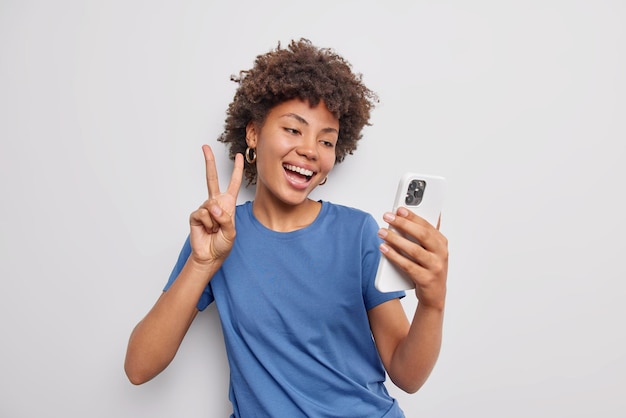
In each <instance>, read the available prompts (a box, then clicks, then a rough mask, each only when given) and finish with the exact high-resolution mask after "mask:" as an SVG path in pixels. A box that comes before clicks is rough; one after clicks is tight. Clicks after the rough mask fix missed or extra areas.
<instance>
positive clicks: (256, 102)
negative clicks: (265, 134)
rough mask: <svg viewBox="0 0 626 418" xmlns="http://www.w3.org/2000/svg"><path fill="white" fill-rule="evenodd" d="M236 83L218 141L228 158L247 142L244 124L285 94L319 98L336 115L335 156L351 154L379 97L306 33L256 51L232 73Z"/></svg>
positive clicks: (252, 177)
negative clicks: (246, 65) (225, 147)
mask: <svg viewBox="0 0 626 418" xmlns="http://www.w3.org/2000/svg"><path fill="white" fill-rule="evenodd" d="M231 80H232V81H234V82H236V83H238V84H239V87H238V88H237V90H236V92H235V96H234V98H233V101H232V102H231V103H230V105H229V106H228V109H227V111H226V120H225V124H224V132H222V134H221V135H220V136H219V137H218V141H220V142H223V143H225V144H229V145H230V151H229V155H230V158H231V159H234V158H235V155H236V154H238V153H241V154H243V153H244V152H245V150H246V148H247V144H246V126H247V125H248V123H249V122H255V123H260V124H262V123H263V122H264V121H265V118H266V116H267V114H268V113H269V111H270V110H271V109H272V108H273V107H275V106H277V105H279V104H281V103H283V102H285V101H288V100H292V99H300V100H305V101H307V102H308V103H309V105H311V106H316V105H317V104H318V103H319V102H320V100H323V101H324V103H325V104H326V107H327V108H328V110H329V111H330V112H331V113H332V114H333V115H334V116H335V117H336V118H337V119H338V120H339V137H338V140H337V146H336V148H335V162H336V163H340V162H341V161H343V159H344V158H345V156H346V155H347V154H352V153H353V152H354V150H355V149H356V147H357V141H358V140H360V139H361V137H362V133H361V131H362V129H363V127H364V126H366V125H370V122H369V119H370V112H371V110H372V109H373V108H374V106H375V104H376V103H377V102H378V96H377V95H376V93H374V92H373V91H371V90H370V89H368V88H367V87H366V86H365V85H364V84H363V81H362V75H361V74H360V73H354V72H353V71H352V66H351V64H350V63H348V62H347V61H346V60H345V59H344V58H342V57H341V56H339V55H338V54H336V53H335V52H334V51H333V50H332V49H330V48H318V47H316V46H314V45H313V44H312V43H311V41H309V40H308V39H304V38H302V39H300V40H298V41H295V40H292V41H291V43H290V44H289V45H288V47H287V48H286V49H283V48H281V45H280V42H279V43H278V46H277V47H276V48H275V49H274V50H271V51H269V52H267V53H265V54H263V55H259V56H257V57H256V60H255V62H254V66H253V67H252V68H251V69H250V70H247V71H246V70H244V71H240V72H239V75H238V76H231ZM244 172H245V177H246V179H247V181H248V185H250V184H255V183H256V175H257V173H256V165H255V164H248V163H245V168H244Z"/></svg>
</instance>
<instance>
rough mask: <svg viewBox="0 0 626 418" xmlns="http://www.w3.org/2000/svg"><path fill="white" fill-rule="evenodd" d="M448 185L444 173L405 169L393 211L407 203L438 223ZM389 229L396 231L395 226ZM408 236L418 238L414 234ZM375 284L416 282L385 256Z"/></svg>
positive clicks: (383, 287)
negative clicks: (439, 174) (441, 174)
mask: <svg viewBox="0 0 626 418" xmlns="http://www.w3.org/2000/svg"><path fill="white" fill-rule="evenodd" d="M445 189H446V180H445V178H443V177H441V176H433V175H427V174H419V173H410V172H409V173H405V174H404V175H403V176H402V177H401V178H400V182H399V184H398V189H397V191H396V197H395V199H394V202H393V212H394V213H395V212H396V210H397V209H398V208H399V207H400V206H404V207H405V208H407V209H408V210H410V211H412V212H413V213H415V214H416V215H418V216H420V217H422V218H424V219H425V220H426V221H428V222H429V223H430V224H431V225H433V226H437V223H438V221H439V215H440V214H441V209H442V207H443V201H444V197H445V191H446V190H445ZM389 229H391V230H393V231H395V229H393V228H392V227H390V228H389ZM396 232H397V231H396ZM405 237H406V238H408V239H410V240H412V241H414V242H417V241H416V240H415V239H414V238H413V237H411V236H405ZM374 285H375V286H376V288H377V289H378V290H380V291H381V292H394V291H399V290H410V289H414V288H415V283H414V282H413V281H412V280H411V279H410V278H409V277H407V276H406V275H405V274H404V272H402V271H401V270H400V269H399V268H397V267H396V266H395V265H393V264H392V263H391V262H390V261H389V260H387V258H386V257H384V256H383V257H381V259H380V263H379V265H378V271H377V272H376V279H375V282H374Z"/></svg>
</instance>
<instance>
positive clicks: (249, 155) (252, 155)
mask: <svg viewBox="0 0 626 418" xmlns="http://www.w3.org/2000/svg"><path fill="white" fill-rule="evenodd" d="M245 156H246V161H247V162H248V164H254V163H255V162H256V150H255V148H250V147H248V148H246V153H245Z"/></svg>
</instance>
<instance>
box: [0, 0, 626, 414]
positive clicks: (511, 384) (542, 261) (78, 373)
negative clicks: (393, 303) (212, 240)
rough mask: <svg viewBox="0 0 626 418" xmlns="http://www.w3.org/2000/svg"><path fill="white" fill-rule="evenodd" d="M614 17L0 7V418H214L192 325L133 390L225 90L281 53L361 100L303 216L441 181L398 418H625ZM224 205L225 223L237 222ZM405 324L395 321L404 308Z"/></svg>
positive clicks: (487, 11)
mask: <svg viewBox="0 0 626 418" xmlns="http://www.w3.org/2000/svg"><path fill="white" fill-rule="evenodd" d="M624 22H626V3H624V2H623V1H618V0H615V1H609V0H606V1H602V0H597V1H565V0H563V1H555V0H546V1H534V0H531V1H495V0H494V1H487V0H477V1H471V2H469V1H462V0H456V1H439V2H436V1H413V2H407V1H402V2H400V1H398V2H394V1H386V2H384V3H383V2H373V1H356V0H354V1H341V0H321V1H316V2H294V1H278V0H264V1H258V2H256V1H234V2H225V1H224V2H219V3H218V2H211V1H200V0H195V1H194V0H187V1H173V0H172V1H138V0H132V1H127V0H125V1H120V0H112V1H100V2H96V1H79V0H75V1H70V0H66V1H43V0H30V1H28V0H3V1H0V139H1V148H0V174H1V178H0V199H1V203H0V245H1V247H0V250H1V252H0V257H1V262H0V278H1V280H2V290H1V293H0V295H1V296H0V298H1V303H0V332H1V337H0V338H1V341H0V350H1V356H0V393H2V395H1V397H0V416H2V417H7V418H17V417H35V416H40V417H48V416H49V417H52V416H55V417H56V416H64V417H119V418H122V417H139V416H146V417H147V416H149V417H153V418H157V417H183V416H184V417H226V416H228V414H229V413H230V411H231V408H230V404H229V403H228V400H227V387H228V384H227V382H228V370H227V366H226V364H225V353H224V348H223V342H222V335H221V330H220V326H219V322H218V318H217V313H216V311H215V308H214V307H210V308H209V309H207V311H205V312H204V313H202V314H201V315H199V317H198V318H197V320H196V322H195V323H194V324H193V325H192V328H191V330H190V332H189V334H188V335H187V337H186V339H185V341H184V342H183V345H182V347H181V349H180V351H179V353H178V356H177V357H176V359H175V360H174V362H173V363H172V364H171V365H170V367H169V368H168V369H167V370H166V371H165V372H164V373H162V374H161V375H160V376H158V377H157V378H156V379H154V380H153V381H151V382H149V383H147V384H145V385H143V386H139V387H135V386H132V385H131V384H130V383H129V382H128V381H127V380H126V377H125V375H124V372H123V368H122V365H123V360H124V354H125V349H126V343H127V340H128V336H129V334H130V332H131V330H132V328H133V327H134V325H135V324H136V323H137V322H138V321H139V320H140V319H141V318H142V317H143V315H144V314H145V313H146V312H147V311H148V310H149V308H150V307H151V306H152V304H153V303H154V301H155V300H156V298H157V297H158V295H159V293H160V291H161V289H162V286H163V285H164V283H165V281H166V279H167V276H168V275H169V272H170V270H171V268H172V266H173V264H174V262H175V260H176V257H177V254H178V251H179V249H180V246H181V245H182V242H183V240H184V238H185V236H186V234H187V231H188V223H187V218H188V214H189V213H190V212H191V211H192V210H193V209H194V208H196V207H197V206H198V205H199V204H200V203H201V202H202V201H203V200H204V198H205V193H206V188H205V185H204V171H203V170H204V163H203V158H202V152H201V145H202V144H203V143H209V144H211V145H214V148H215V150H216V154H217V156H218V158H219V163H220V172H221V173H223V175H222V182H225V179H226V177H227V176H226V175H227V173H229V172H230V169H231V162H230V160H228V159H227V158H226V149H225V147H224V146H223V145H222V144H220V143H217V141H216V140H215V138H217V136H218V135H219V133H220V132H221V128H222V124H223V120H224V115H225V113H224V112H225V109H226V106H227V104H228V103H229V101H230V99H231V98H232V95H233V93H234V89H235V84H234V83H232V82H230V81H229V76H230V75H231V74H233V73H237V72H238V71H239V70H241V69H247V68H249V67H250V66H251V65H252V62H253V59H254V57H255V56H256V55H257V54H260V53H264V52H266V51H268V50H269V49H271V48H273V47H275V46H276V44H277V42H278V41H282V42H283V44H285V43H287V42H288V41H289V40H290V39H292V38H299V37H306V38H309V39H311V40H312V41H313V42H314V43H315V44H316V45H319V46H324V47H332V48H334V49H335V50H337V51H338V52H339V53H341V54H342V55H344V56H345V57H346V59H348V61H350V62H351V63H352V65H353V67H354V69H355V70H356V71H357V72H361V73H363V76H364V80H365V82H366V83H367V84H368V85H369V86H370V87H371V88H372V89H373V90H375V91H376V92H378V94H379V95H380V99H381V102H380V105H379V106H378V107H377V109H376V110H375V111H374V113H373V119H372V122H373V126H371V127H368V128H367V129H366V130H365V137H364V139H363V140H362V143H361V145H360V146H359V149H358V150H357V152H356V153H355V155H354V156H351V157H349V158H348V159H347V160H346V161H345V162H344V163H342V164H341V165H339V166H338V167H337V168H336V169H335V171H334V172H333V173H331V176H330V178H329V180H328V183H327V185H325V186H323V187H322V188H320V189H318V190H317V191H316V192H315V196H314V197H316V198H323V199H326V200H331V201H334V202H337V203H342V204H348V205H351V206H356V207H359V208H361V209H364V210H367V211H369V212H371V213H372V214H373V215H374V216H375V217H376V219H378V220H380V221H381V224H382V219H381V216H382V213H383V211H385V210H387V209H389V207H388V206H389V205H390V204H391V200H392V197H393V194H394V191H395V187H396V182H397V178H398V176H399V175H400V174H401V172H403V171H404V170H406V169H411V170H414V171H420V172H427V173H432V174H441V175H444V176H446V177H447V178H448V181H449V196H448V199H447V201H446V207H445V210H444V214H443V220H442V222H443V224H442V231H443V232H444V233H445V234H446V236H447V237H448V238H449V240H450V254H451V255H450V270H449V296H448V306H447V313H446V321H445V328H444V345H443V350H442V353H441V356H440V358H439V362H438V364H437V366H436V368H435V371H434V372H433V374H432V376H431V378H430V380H429V381H428V382H427V383H426V385H425V386H424V387H423V388H422V389H421V391H420V392H418V393H417V394H415V395H404V394H402V393H400V392H399V391H398V390H397V389H396V388H394V387H393V385H392V384H390V385H389V389H390V391H392V393H393V394H394V395H395V396H397V397H398V398H399V400H400V403H401V406H402V407H403V409H404V410H405V412H406V414H407V417H459V416H466V417H468V416H469V417H494V418H495V417H498V418H500V417H589V416H597V417H624V416H626V400H625V399H626V397H624V396H623V395H624V388H625V387H626V335H625V326H624V319H625V318H626V307H625V306H626V304H625V303H624V297H625V296H626V285H625V284H624V281H625V280H626V267H625V263H624V249H625V246H624V244H623V237H624V234H625V233H626V223H625V221H624V212H625V210H626V206H625V205H624V203H623V202H624V199H623V196H622V194H623V190H622V185H623V181H624V180H626V169H625V168H624V164H623V160H624V158H625V157H626V152H625V150H626V118H625V116H626V79H625V74H626V24H624ZM251 196H252V191H251V190H244V191H242V193H241V194H240V200H242V201H243V200H246V199H249V198H250V197H251ZM404 303H405V308H406V309H407V311H412V309H413V308H414V301H413V298H412V297H411V298H407V299H406V300H405V302H404Z"/></svg>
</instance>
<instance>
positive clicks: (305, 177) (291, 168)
mask: <svg viewBox="0 0 626 418" xmlns="http://www.w3.org/2000/svg"><path fill="white" fill-rule="evenodd" d="M283 168H284V169H285V170H286V171H288V172H289V175H290V176H291V177H292V178H296V179H299V180H300V181H309V180H311V177H313V175H314V174H315V172H313V171H311V170H307V169H306V168H302V167H297V166H295V165H291V164H283Z"/></svg>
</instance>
